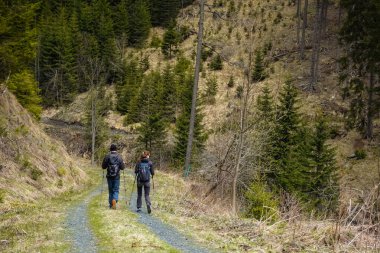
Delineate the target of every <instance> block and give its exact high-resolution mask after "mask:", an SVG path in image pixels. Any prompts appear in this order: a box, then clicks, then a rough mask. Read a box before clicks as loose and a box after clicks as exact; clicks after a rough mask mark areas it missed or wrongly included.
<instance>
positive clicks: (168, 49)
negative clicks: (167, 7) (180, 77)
mask: <svg viewBox="0 0 380 253" xmlns="http://www.w3.org/2000/svg"><path fill="white" fill-rule="evenodd" d="M178 43H179V33H178V31H176V24H175V22H174V21H173V22H171V23H170V25H169V27H168V29H167V30H166V31H165V33H164V39H163V42H162V46H161V50H162V53H163V54H164V55H165V56H166V57H168V58H171V57H172V54H173V52H175V50H176V47H177V46H178Z"/></svg>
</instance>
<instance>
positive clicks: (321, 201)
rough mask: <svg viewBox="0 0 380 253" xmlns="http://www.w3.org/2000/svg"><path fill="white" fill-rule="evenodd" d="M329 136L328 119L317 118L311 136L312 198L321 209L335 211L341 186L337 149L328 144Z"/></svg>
mask: <svg viewBox="0 0 380 253" xmlns="http://www.w3.org/2000/svg"><path fill="white" fill-rule="evenodd" d="M328 136H329V132H328V127H327V123H326V120H325V118H324V117H323V116H319V117H318V118H317V122H316V125H315V130H314V133H313V136H312V138H311V152H310V160H311V166H310V167H311V171H312V172H311V182H312V186H311V188H312V192H311V199H312V201H313V202H314V203H313V204H314V205H315V206H316V207H317V208H318V210H319V211H333V210H334V209H335V208H336V206H337V201H338V194H339V187H338V183H337V169H338V168H337V166H336V160H335V150H334V149H333V148H331V147H330V145H328V144H327V143H326V142H327V139H328Z"/></svg>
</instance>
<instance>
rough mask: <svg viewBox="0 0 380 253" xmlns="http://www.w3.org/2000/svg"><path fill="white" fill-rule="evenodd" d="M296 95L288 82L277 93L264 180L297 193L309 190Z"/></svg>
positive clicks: (304, 148) (304, 138)
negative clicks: (275, 114) (267, 170)
mask: <svg viewBox="0 0 380 253" xmlns="http://www.w3.org/2000/svg"><path fill="white" fill-rule="evenodd" d="M297 103H298V92H297V89H296V88H295V87H294V86H293V84H292V82H291V81H290V80H287V81H286V82H285V86H284V88H283V90H282V92H281V93H280V104H279V106H278V112H277V116H276V122H275V126H274V133H273V140H272V141H271V143H272V147H271V151H270V152H271V159H272V166H273V171H271V172H270V173H268V174H267V179H268V180H269V181H270V182H271V183H275V185H276V186H277V187H280V188H282V189H285V190H286V191H289V192H292V193H296V194H300V195H302V197H304V195H303V193H304V192H307V191H308V190H309V185H308V184H309V178H308V175H307V174H306V172H307V170H308V169H307V166H308V161H307V160H306V161H304V160H303V158H304V157H305V154H307V153H308V145H307V143H308V142H307V131H305V130H304V128H303V127H302V125H301V118H300V114H299V112H298V108H299V107H298V105H297Z"/></svg>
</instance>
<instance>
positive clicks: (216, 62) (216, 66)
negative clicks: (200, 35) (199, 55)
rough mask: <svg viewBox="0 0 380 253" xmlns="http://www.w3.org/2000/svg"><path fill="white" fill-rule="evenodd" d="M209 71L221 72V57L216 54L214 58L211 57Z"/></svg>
mask: <svg viewBox="0 0 380 253" xmlns="http://www.w3.org/2000/svg"><path fill="white" fill-rule="evenodd" d="M210 69H211V70H222V69H223V61H222V57H221V56H220V55H219V54H217V55H216V56H215V57H213V58H212V59H211V62H210Z"/></svg>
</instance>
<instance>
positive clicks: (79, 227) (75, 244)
mask: <svg viewBox="0 0 380 253" xmlns="http://www.w3.org/2000/svg"><path fill="white" fill-rule="evenodd" d="M99 193H100V189H97V190H95V191H93V192H92V193H90V194H89V195H88V196H87V197H86V198H85V199H84V200H83V201H81V202H80V203H79V204H77V205H75V206H73V207H72V208H70V209H69V210H68V213H67V219H66V226H67V228H68V229H69V231H70V237H69V240H70V241H71V243H72V249H71V251H70V252H78V253H82V252H83V253H94V252H97V247H96V239H95V236H94V235H93V233H92V232H91V229H90V226H89V221H88V217H87V210H88V205H89V202H90V201H91V199H92V198H93V197H95V196H96V195H98V194H99ZM136 198H137V194H136V192H134V193H133V195H132V201H131V206H130V210H131V211H132V212H136ZM143 201H144V200H143ZM152 211H153V212H154V210H152ZM138 217H139V218H138V222H140V223H141V224H144V225H146V226H147V227H148V228H149V229H150V230H151V231H152V232H153V233H154V234H156V235H157V236H158V237H159V238H160V239H161V240H163V241H165V242H167V243H168V244H170V245H171V246H173V247H174V248H176V249H178V250H180V251H181V252H191V253H193V252H197V253H208V252H210V251H208V250H207V249H204V248H202V247H200V246H198V245H196V244H195V243H194V242H193V241H192V240H191V239H190V238H188V237H186V236H185V235H183V234H181V233H180V232H179V231H178V230H177V229H175V228H173V227H171V226H169V225H167V224H164V223H163V222H162V221H161V220H159V219H158V218H155V217H153V216H151V215H149V214H148V213H147V211H146V208H145V203H143V209H142V212H141V213H138Z"/></svg>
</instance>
